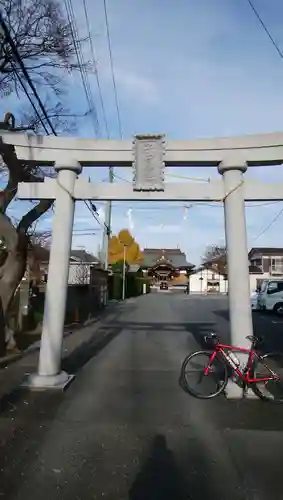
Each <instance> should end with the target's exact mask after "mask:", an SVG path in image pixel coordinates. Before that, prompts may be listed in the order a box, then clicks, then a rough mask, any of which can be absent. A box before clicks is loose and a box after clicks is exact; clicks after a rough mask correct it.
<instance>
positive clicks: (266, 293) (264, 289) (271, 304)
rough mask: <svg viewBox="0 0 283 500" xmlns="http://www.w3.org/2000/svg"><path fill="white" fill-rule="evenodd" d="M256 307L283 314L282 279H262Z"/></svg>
mask: <svg viewBox="0 0 283 500" xmlns="http://www.w3.org/2000/svg"><path fill="white" fill-rule="evenodd" d="M258 307H259V309H260V310H262V311H273V312H275V313H276V314H278V315H280V316H283V280H282V279H281V280H276V279H274V280H263V282H262V284H261V288H260V291H259V294H258Z"/></svg>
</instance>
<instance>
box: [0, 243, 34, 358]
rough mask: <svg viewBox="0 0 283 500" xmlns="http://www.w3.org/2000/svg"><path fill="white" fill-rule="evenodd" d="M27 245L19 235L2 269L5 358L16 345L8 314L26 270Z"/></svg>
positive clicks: (0, 343) (0, 326)
mask: <svg viewBox="0 0 283 500" xmlns="http://www.w3.org/2000/svg"><path fill="white" fill-rule="evenodd" d="M27 243H28V240H27V237H26V235H21V234H19V235H18V245H17V247H16V248H15V250H14V251H10V252H9V254H8V256H7V258H6V260H5V263H4V264H3V266H2V267H1V268H0V273H1V278H0V356H4V355H5V352H6V350H7V349H8V350H9V349H13V348H14V347H15V345H16V343H15V339H14V333H15V332H13V331H12V330H11V329H10V328H8V326H9V325H8V313H9V307H10V305H11V302H12V299H13V297H14V294H15V291H16V290H17V287H18V285H19V284H20V282H21V280H22V278H23V276H24V273H25V270H26V259H27Z"/></svg>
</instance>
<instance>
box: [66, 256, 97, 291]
mask: <svg viewBox="0 0 283 500" xmlns="http://www.w3.org/2000/svg"><path fill="white" fill-rule="evenodd" d="M93 268H96V269H101V268H102V265H101V262H100V260H99V259H97V258H96V257H95V256H94V255H92V254H90V253H88V252H86V251H85V250H71V254H70V267H69V280H68V284H69V285H87V284H89V283H90V282H91V276H92V269H93Z"/></svg>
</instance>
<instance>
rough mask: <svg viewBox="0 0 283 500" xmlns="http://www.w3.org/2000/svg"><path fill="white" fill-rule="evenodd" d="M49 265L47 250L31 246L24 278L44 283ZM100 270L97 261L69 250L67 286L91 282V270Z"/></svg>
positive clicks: (91, 256)
mask: <svg viewBox="0 0 283 500" xmlns="http://www.w3.org/2000/svg"><path fill="white" fill-rule="evenodd" d="M48 265H49V250H48V249H47V248H43V247H40V245H33V246H32V248H31V249H30V251H29V253H28V265H27V272H26V274H25V278H26V279H28V280H29V281H30V282H33V283H34V284H35V283H46V282H47V275H48ZM93 268H95V269H101V268H102V265H101V262H100V261H99V259H97V258H96V257H95V256H94V255H92V254H90V253H88V252H86V251H85V250H71V254H70V264H69V278H68V284H69V285H86V284H89V283H90V281H91V275H92V269H93Z"/></svg>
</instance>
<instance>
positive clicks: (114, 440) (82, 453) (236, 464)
mask: <svg viewBox="0 0 283 500" xmlns="http://www.w3.org/2000/svg"><path fill="white" fill-rule="evenodd" d="M259 320H260V317H259V316H258V318H257V319H256V321H259ZM272 321H274V318H271V317H269V318H266V319H262V320H261V324H263V323H264V322H265V323H266V324H267V325H269V326H268V328H270V325H273V328H274V329H275V330H276V332H277V333H276V335H277V336H278V335H279V331H280V330H281V326H280V325H278V324H277V323H276V324H273V323H272ZM269 322H270V324H269ZM105 328H107V329H112V330H111V331H112V335H111V336H110V338H111V341H110V342H109V343H108V344H107V345H104V346H103V348H102V349H101V350H100V351H95V352H94V353H93V356H92V357H91V356H90V355H88V356H86V357H85V358H84V357H81V358H80V370H78V371H77V377H76V380H75V382H74V383H73V384H72V385H71V386H70V388H69V389H68V390H67V391H66V392H65V394H63V395H59V394H39V393H33V394H30V393H29V394H23V393H19V394H15V395H14V396H13V398H14V399H13V398H12V399H11V401H10V402H8V404H7V405H6V410H5V411H4V412H2V413H1V414H0V444H1V448H0V452H1V455H0V474H1V478H0V497H3V498H5V500H24V499H25V500H26V499H28V498H32V499H34V500H39V499H40V500H56V499H60V500H91V499H104V500H105V499H107V500H127V499H129V500H161V499H162V500H169V499H170V500H185V499H198V500H200V499H201V500H203V499H205V498H209V499H210V500H216V499H217V500H222V499H223V500H224V499H225V500H227V499H228V498H229V500H242V499H249V500H266V499H267V498H268V499H269V500H273V499H283V483H282V481H281V479H282V477H281V476H282V463H283V432H282V431H283V408H281V407H274V406H269V405H267V404H264V403H262V402H260V401H245V402H231V401H227V400H225V399H224V398H222V397H219V398H217V400H213V401H198V400H195V399H193V398H191V397H190V396H188V395H187V394H185V393H184V392H183V391H182V390H181V388H180V387H179V385H178V376H179V369H180V364H181V362H182V360H183V358H184V357H185V355H186V354H187V353H188V352H190V351H192V350H194V349H195V348H197V347H198V343H199V342H200V341H201V336H202V335H203V334H204V333H205V332H206V331H208V330H212V329H213V330H216V331H218V332H219V333H220V334H221V335H225V333H226V332H227V329H228V320H227V299H226V298H221V299H217V298H205V297H204V298H197V297H195V298H194V297H187V296H185V295H184V294H182V293H176V294H173V293H172V294H170V293H158V294H151V295H149V296H146V297H141V298H139V299H135V300H132V301H130V302H129V303H128V305H127V307H126V310H125V311H124V313H123V314H122V315H121V317H120V319H119V321H118V322H116V323H115V325H106V326H105ZM102 330H103V327H102ZM264 330H265V328H264ZM101 333H103V331H101ZM104 333H105V332H104ZM276 335H275V337H276ZM282 335H283V325H282ZM82 359H86V360H87V362H86V364H84V366H82V364H83V363H82ZM74 363H75V361H73V368H74V369H75V364H74Z"/></svg>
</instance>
